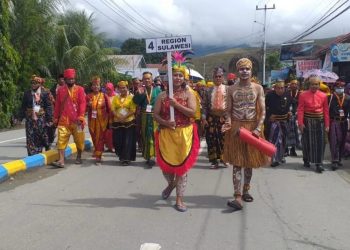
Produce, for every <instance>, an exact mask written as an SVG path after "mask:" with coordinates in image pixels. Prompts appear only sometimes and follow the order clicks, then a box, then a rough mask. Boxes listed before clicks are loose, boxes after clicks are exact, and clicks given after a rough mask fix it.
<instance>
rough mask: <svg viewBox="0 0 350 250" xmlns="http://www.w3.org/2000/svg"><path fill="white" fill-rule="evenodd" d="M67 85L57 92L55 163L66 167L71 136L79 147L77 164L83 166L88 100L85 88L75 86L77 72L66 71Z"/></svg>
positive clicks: (57, 165) (72, 70)
mask: <svg viewBox="0 0 350 250" xmlns="http://www.w3.org/2000/svg"><path fill="white" fill-rule="evenodd" d="M63 75H64V80H65V82H66V85H64V86H62V87H60V88H59V89H58V90H57V96H56V103H55V112H54V121H55V123H56V125H57V130H58V140H57V149H58V152H59V160H58V161H55V162H53V165H54V166H56V167H64V150H65V149H66V147H67V145H68V141H69V138H70V136H71V135H73V138H74V142H75V144H76V146H77V159H76V164H81V163H82V160H81V153H82V151H83V150H84V140H85V134H84V125H85V118H84V116H85V109H86V99H85V92H84V88H83V87H81V86H78V85H76V84H75V75H76V73H75V70H74V69H66V70H65V71H64V74H63Z"/></svg>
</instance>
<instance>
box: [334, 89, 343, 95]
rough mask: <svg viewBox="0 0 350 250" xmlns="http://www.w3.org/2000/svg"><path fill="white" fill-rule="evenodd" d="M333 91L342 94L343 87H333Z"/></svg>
mask: <svg viewBox="0 0 350 250" xmlns="http://www.w3.org/2000/svg"><path fill="white" fill-rule="evenodd" d="M335 93H337V94H339V95H341V94H343V93H344V88H336V89H335Z"/></svg>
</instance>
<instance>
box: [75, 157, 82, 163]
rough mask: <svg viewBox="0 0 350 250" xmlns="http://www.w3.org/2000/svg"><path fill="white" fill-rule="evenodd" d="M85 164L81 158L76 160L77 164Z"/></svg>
mask: <svg viewBox="0 0 350 250" xmlns="http://www.w3.org/2000/svg"><path fill="white" fill-rule="evenodd" d="M82 163H83V160H82V159H81V158H77V159H76V160H75V164H82Z"/></svg>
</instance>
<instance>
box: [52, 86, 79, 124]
mask: <svg viewBox="0 0 350 250" xmlns="http://www.w3.org/2000/svg"><path fill="white" fill-rule="evenodd" d="M85 109H86V98H85V91H84V88H83V87H81V86H78V85H74V86H73V87H72V88H71V89H70V90H68V87H67V85H65V86H62V87H60V88H58V89H57V96H56V103H55V112H54V118H55V120H56V121H58V125H60V126H69V125H72V124H73V123H76V122H77V120H80V121H82V122H83V123H84V122H85V118H84V117H85Z"/></svg>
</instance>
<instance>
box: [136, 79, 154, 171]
mask: <svg viewBox="0 0 350 250" xmlns="http://www.w3.org/2000/svg"><path fill="white" fill-rule="evenodd" d="M142 82H143V84H144V85H145V87H142V86H139V88H138V90H137V91H136V94H135V95H134V97H133V101H134V103H136V104H137V105H138V106H140V107H141V134H142V143H143V145H142V146H143V148H142V156H143V158H144V159H145V160H146V164H147V166H148V168H152V167H153V166H154V164H155V161H154V157H155V150H154V131H155V129H156V124H155V123H154V122H153V106H154V103H155V101H156V99H157V96H158V95H159V93H160V92H161V90H160V89H159V88H154V87H153V81H152V73H151V72H144V73H143V75H142Z"/></svg>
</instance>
